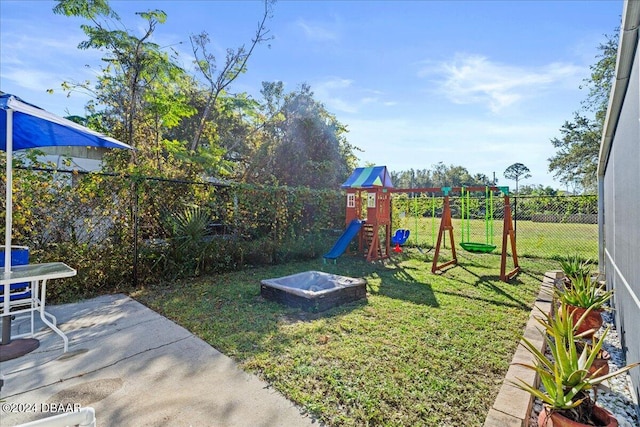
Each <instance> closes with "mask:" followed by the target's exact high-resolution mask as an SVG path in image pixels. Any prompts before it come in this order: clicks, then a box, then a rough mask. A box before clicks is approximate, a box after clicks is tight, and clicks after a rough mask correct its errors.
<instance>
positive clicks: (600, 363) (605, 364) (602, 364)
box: [589, 359, 609, 377]
mask: <svg viewBox="0 0 640 427" xmlns="http://www.w3.org/2000/svg"><path fill="white" fill-rule="evenodd" d="M600 368H603V369H602V370H601V371H600V372H598V376H599V377H601V376H603V375H607V374H608V373H609V360H608V359H595V360H594V361H593V363H592V364H591V367H590V368H589V375H593V374H595V373H596V371H597V370H598V369H600Z"/></svg>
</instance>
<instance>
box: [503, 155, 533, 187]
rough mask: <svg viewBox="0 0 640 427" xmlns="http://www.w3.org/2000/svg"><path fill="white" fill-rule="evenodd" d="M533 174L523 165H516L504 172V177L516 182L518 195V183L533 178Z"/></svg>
mask: <svg viewBox="0 0 640 427" xmlns="http://www.w3.org/2000/svg"><path fill="white" fill-rule="evenodd" d="M529 172H531V171H530V170H529V168H528V167H526V166H525V165H523V164H522V163H514V164H512V165H511V166H509V167H508V168H506V169H505V171H504V177H505V178H507V179H511V180H514V181H515V182H516V194H517V193H518V182H519V181H520V180H521V179H527V178H531V174H530V173H529Z"/></svg>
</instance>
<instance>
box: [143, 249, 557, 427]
mask: <svg viewBox="0 0 640 427" xmlns="http://www.w3.org/2000/svg"><path fill="white" fill-rule="evenodd" d="M428 261H430V258H429V259H428V260H427V259H426V255H423V254H421V253H420V252H418V251H417V250H409V251H407V252H405V253H404V254H401V255H399V256H394V259H393V260H392V261H389V262H387V263H384V264H382V263H376V264H372V263H366V262H365V261H362V260H360V259H356V258H351V257H342V258H340V259H339V260H338V264H337V265H323V264H322V261H320V260H316V261H311V262H301V263H291V264H286V265H280V266H273V267H268V268H267V267H265V268H256V269H252V270H246V271H242V272H234V273H228V274H224V275H219V276H214V277H208V278H199V279H194V280H191V281H184V282H181V283H177V284H172V285H171V286H157V287H154V288H149V289H146V290H143V291H140V292H139V293H138V294H136V295H134V297H136V298H137V299H138V300H140V301H141V302H143V303H144V304H146V305H148V306H150V307H151V308H153V309H154V310H156V311H158V312H160V313H162V314H164V315H166V316H167V317H169V318H171V319H173V320H175V321H176V322H177V323H179V324H181V325H182V326H184V327H186V328H187V329H189V330H190V331H192V332H193V333H194V334H196V335H198V336H199V337H201V338H202V339H204V340H205V341H207V342H208V343H209V344H211V345H212V346H213V347H215V348H217V349H218V350H220V351H221V352H223V353H225V354H226V355H228V356H230V357H232V358H233V359H235V360H236V361H238V362H239V363H240V364H241V366H242V367H243V368H244V369H245V370H248V371H250V372H254V373H256V374H258V375H259V376H261V377H262V378H264V379H265V380H266V381H268V382H269V383H270V384H271V385H272V386H273V387H274V388H275V389H277V390H279V391H280V392H281V393H282V394H283V395H285V396H286V397H287V398H289V399H290V400H292V401H294V402H296V403H297V404H298V405H300V406H301V407H303V408H304V409H305V410H306V411H308V412H309V413H310V414H311V415H312V416H313V417H315V418H317V419H318V420H320V421H321V422H323V423H325V424H327V425H330V426H366V425H385V426H409V425H411V426H480V425H482V424H483V422H484V418H485V417H486V414H487V412H488V410H489V408H490V406H491V405H492V403H493V401H494V400H495V397H496V395H497V392H498V390H499V388H500V385H501V383H502V380H503V378H504V375H505V373H506V371H507V368H508V365H509V362H510V360H511V357H512V355H513V353H514V351H515V347H516V345H517V343H518V341H519V339H520V336H521V333H522V329H523V327H524V324H525V322H526V319H527V318H528V316H529V313H530V311H531V307H532V304H533V301H534V299H535V296H536V295H537V292H538V290H539V286H540V281H541V278H542V275H543V273H544V272H545V271H548V270H550V269H557V268H558V265H557V262H555V261H550V260H540V259H526V260H522V261H521V266H522V267H523V271H522V272H521V273H520V274H519V275H518V276H517V278H516V279H514V281H512V282H511V283H503V282H501V281H500V280H499V278H498V270H499V261H500V257H499V255H496V254H489V255H470V254H467V253H460V254H459V261H460V265H459V266H457V267H454V268H451V269H449V270H447V271H446V272H445V273H444V274H442V275H433V274H431V272H430V263H429V262H428ZM307 270H324V271H327V272H334V273H338V274H343V275H348V276H356V277H365V278H366V279H367V281H368V292H369V295H368V298H367V300H366V301H364V300H363V301H359V302H356V303H351V304H347V305H343V306H340V307H337V308H334V309H331V310H329V311H326V312H323V313H318V314H310V313H306V312H303V311H300V310H298V309H291V308H287V307H284V306H281V305H279V304H277V303H274V302H270V301H266V300H263V299H262V298H261V297H260V287H259V283H260V280H261V279H264V278H272V277H279V276H284V275H288V274H293V273H298V272H301V271H307Z"/></svg>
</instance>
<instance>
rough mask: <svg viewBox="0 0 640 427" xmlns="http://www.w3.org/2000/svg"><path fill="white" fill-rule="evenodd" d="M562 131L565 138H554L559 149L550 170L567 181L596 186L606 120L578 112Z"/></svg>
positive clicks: (589, 187)
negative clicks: (600, 121) (602, 122)
mask: <svg viewBox="0 0 640 427" xmlns="http://www.w3.org/2000/svg"><path fill="white" fill-rule="evenodd" d="M560 133H561V134H562V137H561V138H553V139H552V140H551V143H552V144H553V146H554V147H555V148H556V149H558V152H557V153H556V155H555V156H554V157H552V158H550V159H549V170H550V171H555V176H556V177H557V178H559V179H560V182H562V183H563V184H571V185H574V186H578V187H580V188H582V189H583V190H585V191H592V190H595V188H596V184H597V178H596V170H597V167H598V155H599V151H600V138H601V135H602V124H601V123H599V122H597V121H596V120H591V119H589V118H587V117H586V116H584V115H581V114H579V113H575V115H574V118H573V121H566V122H565V123H564V125H562V128H561V129H560Z"/></svg>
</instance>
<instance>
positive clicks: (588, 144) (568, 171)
mask: <svg viewBox="0 0 640 427" xmlns="http://www.w3.org/2000/svg"><path fill="white" fill-rule="evenodd" d="M618 34H619V31H617V30H616V31H615V32H614V34H613V36H605V39H606V40H605V42H604V43H601V44H600V45H599V46H598V50H599V51H600V52H599V54H598V55H597V56H596V58H598V61H597V62H596V63H595V64H593V65H592V66H591V67H590V69H591V75H590V77H589V78H588V79H585V84H584V85H583V86H581V88H587V89H588V90H589V93H588V94H587V97H586V99H585V100H584V101H583V102H582V108H581V110H582V111H578V112H575V113H574V117H573V120H571V121H566V122H565V123H564V124H563V125H562V127H561V128H560V133H561V137H560V138H553V139H551V144H552V145H553V146H554V148H556V149H557V150H558V151H557V153H556V154H555V155H554V156H553V157H551V158H549V171H550V172H553V173H554V176H555V177H556V178H558V179H559V180H560V182H562V183H564V184H571V185H573V186H577V187H579V188H581V189H582V190H583V191H594V190H595V188H596V183H597V177H596V170H597V163H598V153H599V150H600V138H601V135H602V126H603V125H604V120H605V116H606V114H607V106H608V102H609V94H610V92H611V86H612V84H613V79H614V75H615V66H616V55H617V48H618V39H619V35H618ZM590 115H593V116H592V117H590Z"/></svg>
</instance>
